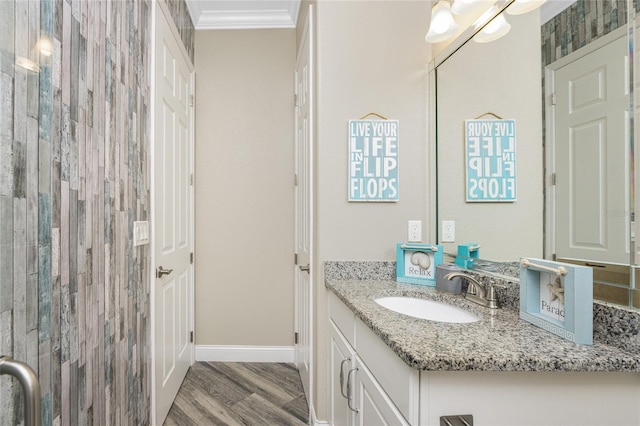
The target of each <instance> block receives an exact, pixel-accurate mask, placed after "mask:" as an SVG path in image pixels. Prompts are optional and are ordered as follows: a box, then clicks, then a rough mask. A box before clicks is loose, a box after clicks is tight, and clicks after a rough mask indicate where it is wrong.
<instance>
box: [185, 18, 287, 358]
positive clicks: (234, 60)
mask: <svg viewBox="0 0 640 426" xmlns="http://www.w3.org/2000/svg"><path fill="white" fill-rule="evenodd" d="M295 37H296V33H295V30H293V29H290V30H260V31H258V30H250V31H198V32H197V33H196V93H197V99H196V164H195V167H196V172H195V174H196V181H195V198H196V249H195V250H196V263H195V273H196V278H195V280H196V288H195V296H196V333H195V334H196V339H195V340H196V344H197V345H255V346H292V345H293V307H294V305H293V274H292V261H293V148H294V144H293V142H294V121H293V117H294V116H293V112H294V111H293V88H294V86H293V75H294V70H295V55H296V53H295V52H296V50H295V43H296V38H295Z"/></svg>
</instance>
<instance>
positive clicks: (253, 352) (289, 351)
mask: <svg viewBox="0 0 640 426" xmlns="http://www.w3.org/2000/svg"><path fill="white" fill-rule="evenodd" d="M196 361H218V362H288V363H293V362H294V349H293V346H231V345H196Z"/></svg>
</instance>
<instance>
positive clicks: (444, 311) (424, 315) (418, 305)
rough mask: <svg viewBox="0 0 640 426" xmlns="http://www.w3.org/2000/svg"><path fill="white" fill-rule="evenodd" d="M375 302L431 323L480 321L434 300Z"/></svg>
mask: <svg viewBox="0 0 640 426" xmlns="http://www.w3.org/2000/svg"><path fill="white" fill-rule="evenodd" d="M375 302H376V303H377V304H378V305H380V306H383V307H385V308H387V309H390V310H392V311H395V312H398V313H401V314H404V315H408V316H410V317H414V318H421V319H426V320H431V321H439V322H452V323H469V322H476V321H479V320H480V317H479V316H478V315H476V314H474V313H471V312H469V311H465V310H464V309H461V308H458V307H456V306H451V305H447V304H446V303H442V302H436V301H435V300H428V299H418V298H415V297H407V296H390V297H379V298H377V299H375Z"/></svg>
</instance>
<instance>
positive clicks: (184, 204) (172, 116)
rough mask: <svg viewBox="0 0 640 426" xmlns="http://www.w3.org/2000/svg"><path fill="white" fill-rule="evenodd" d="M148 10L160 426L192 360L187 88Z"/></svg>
mask: <svg viewBox="0 0 640 426" xmlns="http://www.w3.org/2000/svg"><path fill="white" fill-rule="evenodd" d="M155 9H156V12H155V22H156V25H155V28H156V30H155V54H154V61H155V64H154V65H155V66H154V67H153V70H154V73H155V77H154V79H155V92H154V93H155V101H154V120H155V121H154V141H155V142H154V160H153V161H154V185H155V190H154V233H153V236H154V261H155V266H156V278H155V280H154V283H153V290H152V295H153V296H152V297H153V301H154V304H153V306H154V314H153V319H154V326H153V329H154V331H153V333H154V351H153V356H154V363H153V364H154V392H155V398H154V400H155V421H156V424H162V423H163V422H164V419H165V418H166V416H167V413H168V412H169V409H170V408H171V404H172V403H173V400H174V398H175V396H176V394H177V393H178V389H179V388H180V385H181V384H182V380H183V379H184V376H185V375H186V373H187V370H188V369H189V366H190V365H191V363H192V359H193V342H192V341H191V331H192V330H193V328H192V324H193V266H192V265H191V250H192V247H193V230H192V226H193V192H192V187H191V174H192V170H193V168H192V157H193V153H192V144H193V142H192V128H193V127H192V115H193V109H192V105H191V99H192V94H193V89H192V86H193V85H192V69H191V66H190V65H189V63H188V62H187V61H186V59H185V58H184V57H183V55H182V52H181V50H180V47H179V45H178V42H177V41H176V38H175V36H174V33H173V32H172V29H171V28H170V27H169V24H168V23H167V17H165V14H164V13H163V8H162V7H160V6H158V5H156V7H155ZM161 271H164V272H162V273H161Z"/></svg>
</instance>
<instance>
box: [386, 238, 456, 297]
mask: <svg viewBox="0 0 640 426" xmlns="http://www.w3.org/2000/svg"><path fill="white" fill-rule="evenodd" d="M443 259H444V252H443V250H442V246H441V245H435V244H418V243H397V244H396V281H398V282H400V283H406V284H419V285H428V286H431V287H435V285H436V266H438V265H440V264H441V263H442V261H443Z"/></svg>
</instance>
